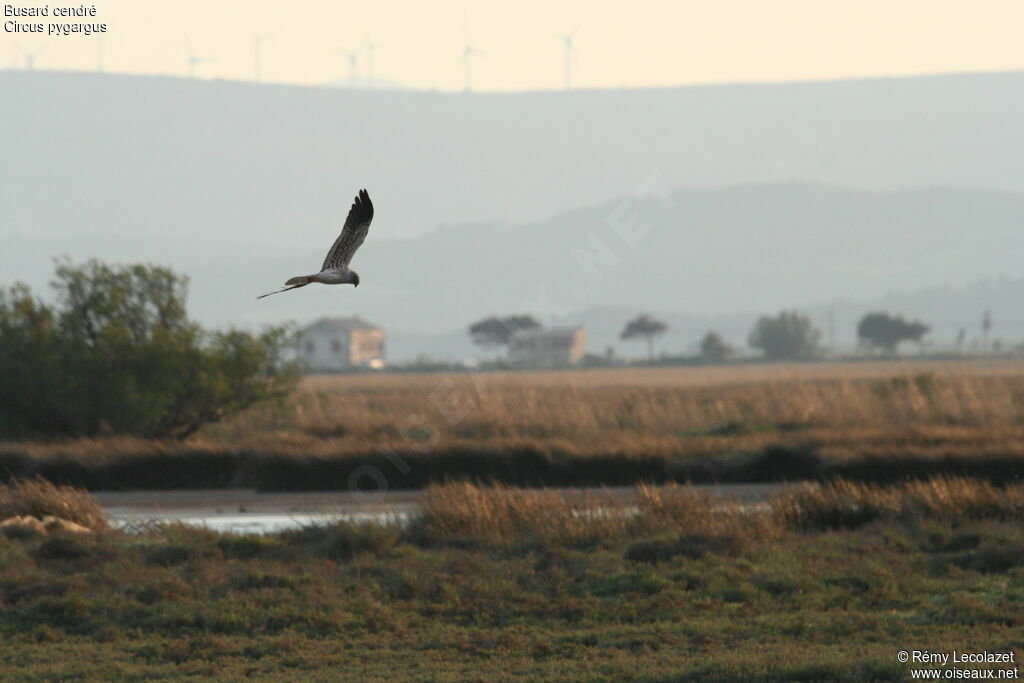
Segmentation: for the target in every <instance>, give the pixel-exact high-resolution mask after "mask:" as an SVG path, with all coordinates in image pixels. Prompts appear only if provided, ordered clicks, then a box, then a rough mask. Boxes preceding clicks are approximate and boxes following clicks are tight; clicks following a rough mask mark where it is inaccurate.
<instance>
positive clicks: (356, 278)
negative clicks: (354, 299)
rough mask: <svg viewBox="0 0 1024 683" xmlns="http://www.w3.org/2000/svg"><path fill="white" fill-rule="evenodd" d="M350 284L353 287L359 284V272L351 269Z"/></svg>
mask: <svg viewBox="0 0 1024 683" xmlns="http://www.w3.org/2000/svg"><path fill="white" fill-rule="evenodd" d="M352 285H353V286H355V287H358V286H359V273H357V272H356V271H354V270H353V271H352Z"/></svg>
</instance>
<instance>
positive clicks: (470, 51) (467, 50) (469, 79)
mask: <svg viewBox="0 0 1024 683" xmlns="http://www.w3.org/2000/svg"><path fill="white" fill-rule="evenodd" d="M483 55H484V53H483V52H481V51H480V50H478V49H477V48H476V47H475V46H474V45H473V39H472V37H470V35H469V29H468V28H467V29H466V44H465V45H464V46H463V47H462V57H460V58H459V60H460V61H461V62H462V79H463V80H462V89H463V91H464V92H469V91H470V90H472V89H473V58H474V57H482V56H483Z"/></svg>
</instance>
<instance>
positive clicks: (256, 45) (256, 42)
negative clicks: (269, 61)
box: [252, 33, 270, 83]
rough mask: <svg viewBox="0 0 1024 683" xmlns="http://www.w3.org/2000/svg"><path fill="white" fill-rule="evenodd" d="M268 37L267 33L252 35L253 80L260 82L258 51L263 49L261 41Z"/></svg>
mask: <svg viewBox="0 0 1024 683" xmlns="http://www.w3.org/2000/svg"><path fill="white" fill-rule="evenodd" d="M269 37H270V34H269V33H265V34H263V35H257V36H253V38H252V44H253V67H252V72H253V81H255V82H256V83H259V82H260V56H261V55H260V51H261V50H262V49H263V41H264V40H266V39H267V38H269Z"/></svg>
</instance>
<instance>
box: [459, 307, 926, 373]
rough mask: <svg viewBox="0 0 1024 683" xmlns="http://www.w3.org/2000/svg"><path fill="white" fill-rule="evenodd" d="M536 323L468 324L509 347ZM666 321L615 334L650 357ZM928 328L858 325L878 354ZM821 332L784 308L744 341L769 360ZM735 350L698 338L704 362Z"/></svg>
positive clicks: (816, 343)
mask: <svg viewBox="0 0 1024 683" xmlns="http://www.w3.org/2000/svg"><path fill="white" fill-rule="evenodd" d="M541 327H542V326H541V324H540V322H539V321H538V320H537V319H536V318H534V317H533V316H531V315H528V314H516V315H510V316H504V317H502V316H489V317H487V318H484V319H483V320H480V321H478V322H475V323H473V324H472V325H470V327H469V334H470V337H471V338H472V339H473V342H474V343H476V344H477V345H479V346H481V347H484V348H492V349H493V348H502V347H507V346H508V345H509V344H510V343H511V341H512V338H513V337H514V336H515V335H516V334H517V333H518V332H519V331H521V330H532V329H540V328H541ZM668 329H669V327H668V324H667V323H665V322H664V321H663V320H660V319H658V318H656V317H654V316H653V315H650V314H647V313H644V314H641V315H638V316H637V317H635V318H633V319H632V320H629V321H627V322H626V323H625V325H624V326H623V328H622V331H621V332H620V333H619V338H620V339H621V340H623V341H632V340H642V341H644V342H646V345H647V358H648V361H651V362H653V361H654V359H655V340H656V339H657V338H658V337H660V336H661V335H663V334H665V332H667V331H668ZM930 329H931V328H930V327H929V326H928V325H926V324H924V323H922V322H919V321H908V320H905V319H904V318H903V316H901V315H890V314H888V313H881V312H872V313H867V314H865V315H864V316H863V317H862V318H861V320H860V322H859V323H858V325H857V340H858V344H859V345H860V346H861V348H863V349H865V350H874V351H878V352H881V353H887V354H893V353H896V351H897V349H898V348H899V345H900V344H901V343H903V342H908V341H909V342H916V343H921V342H922V341H923V338H924V336H925V335H926V334H927V333H928V332H929V330H930ZM821 336H822V335H821V331H820V330H819V329H818V328H816V327H815V326H814V324H813V322H812V321H811V319H810V317H808V316H806V315H803V314H801V313H799V312H797V311H782V312H780V313H779V314H778V315H775V316H761V317H760V318H758V320H757V322H756V323H755V324H754V327H753V329H752V330H751V331H750V334H749V336H748V337H747V345H748V346H750V347H751V348H753V349H756V350H758V351H760V352H761V353H762V355H763V356H764V357H765V358H770V359H773V360H802V359H808V358H813V357H814V356H815V355H817V354H818V353H819V351H820V341H821ZM736 353H737V351H736V349H735V348H734V347H733V346H732V345H730V344H729V343H728V342H726V341H725V339H723V338H722V336H721V335H720V334H719V333H718V332H716V331H714V330H711V331H709V332H707V334H705V335H704V337H703V338H702V339H701V341H700V357H701V358H702V359H704V360H706V361H708V362H721V361H724V360H727V359H729V358H730V357H733V356H735V355H736Z"/></svg>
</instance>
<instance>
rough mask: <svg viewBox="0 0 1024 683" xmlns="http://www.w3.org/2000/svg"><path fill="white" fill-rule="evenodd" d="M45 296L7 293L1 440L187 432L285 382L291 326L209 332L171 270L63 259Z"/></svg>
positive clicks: (290, 373)
mask: <svg viewBox="0 0 1024 683" xmlns="http://www.w3.org/2000/svg"><path fill="white" fill-rule="evenodd" d="M53 287H54V289H55V290H56V293H57V303H56V305H54V306H50V305H47V304H45V303H43V302H42V301H40V300H38V299H36V298H35V297H33V295H32V293H31V291H30V290H29V289H28V287H26V286H24V285H16V286H14V287H12V288H10V289H7V290H0V377H2V378H3V381H2V382H0V437H7V438H25V437H33V436H83V435H95V434H102V433H111V432H113V433H129V434H136V435H140V436H150V437H174V438H180V437H184V436H187V435H188V434H191V433H192V432H194V431H195V430H196V429H198V428H199V427H200V426H202V425H203V424H204V423H207V422H213V421H217V420H220V419H221V418H223V417H224V416H226V415H229V414H231V413H234V412H237V411H239V410H242V409H244V408H246V407H248V406H251V405H253V404H255V403H257V402H259V401H261V400H264V399H267V398H270V397H273V396H278V395H281V394H283V393H284V392H285V391H286V390H287V389H289V388H290V387H291V385H292V383H293V380H294V378H295V374H296V366H295V363H294V362H293V361H289V360H286V358H285V354H286V351H287V349H288V348H290V345H291V338H290V335H289V334H288V332H287V329H286V328H268V329H266V330H265V331H264V332H262V333H261V334H258V335H253V334H250V333H248V332H240V331H236V330H231V331H228V332H215V333H212V332H207V331H205V330H203V329H202V328H201V327H200V326H199V325H197V324H196V323H194V322H192V321H190V320H189V319H188V317H187V316H186V313H185V296H186V288H187V280H186V278H184V277H181V276H179V275H176V274H175V273H173V272H172V271H171V270H169V269H167V268H160V267H155V266H146V265H131V266H122V267H112V266H108V265H104V264H102V263H100V262H98V261H89V262H87V263H85V264H84V265H80V266H76V265H72V264H70V263H66V262H65V263H60V264H58V266H57V271H56V280H55V281H54V282H53Z"/></svg>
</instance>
